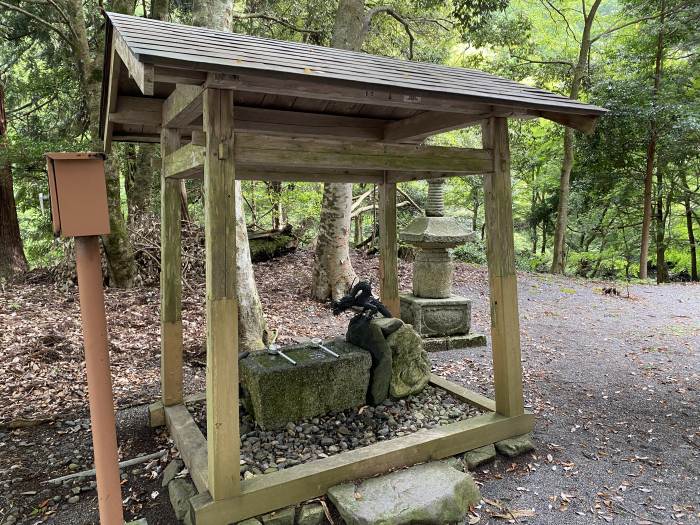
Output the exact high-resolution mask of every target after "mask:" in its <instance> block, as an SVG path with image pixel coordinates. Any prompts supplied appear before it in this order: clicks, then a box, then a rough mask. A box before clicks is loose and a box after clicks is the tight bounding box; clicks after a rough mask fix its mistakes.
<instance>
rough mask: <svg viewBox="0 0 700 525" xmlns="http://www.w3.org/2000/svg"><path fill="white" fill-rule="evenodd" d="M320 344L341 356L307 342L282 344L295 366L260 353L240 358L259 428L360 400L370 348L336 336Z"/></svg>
mask: <svg viewBox="0 0 700 525" xmlns="http://www.w3.org/2000/svg"><path fill="white" fill-rule="evenodd" d="M323 344H324V345H325V346H326V347H327V348H329V349H330V350H332V351H334V352H336V353H337V354H339V355H340V357H339V358H336V357H333V356H331V355H329V354H327V353H325V352H324V351H323V350H321V349H320V348H318V347H317V346H315V345H313V344H310V343H309V344H304V345H295V346H287V347H283V348H282V351H283V352H284V353H285V354H286V355H288V356H289V357H291V358H292V359H294V360H295V361H296V362H297V365H296V366H294V365H292V364H291V363H289V362H288V361H287V360H286V359H284V358H283V357H282V356H275V355H270V354H267V353H265V352H258V353H254V354H251V355H250V356H248V357H246V358H245V359H243V360H241V362H240V365H239V366H240V375H241V382H242V383H243V386H244V388H245V390H246V393H247V397H248V403H249V405H250V408H251V410H252V412H253V416H254V418H255V421H257V423H258V424H259V425H260V426H261V427H262V428H263V429H274V428H280V427H283V426H285V425H286V424H287V423H288V422H290V421H297V420H299V419H303V418H308V417H314V416H318V415H321V414H325V413H327V412H330V411H333V410H345V409H348V408H353V407H357V406H360V405H363V404H364V403H365V396H366V395H367V388H368V386H369V374H370V367H371V365H372V359H371V357H370V355H369V353H368V352H366V351H365V350H363V349H361V348H359V347H357V346H354V345H351V344H349V343H346V342H345V341H343V340H342V339H339V338H338V339H334V340H332V341H325V342H324V343H323Z"/></svg>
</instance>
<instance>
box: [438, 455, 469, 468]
mask: <svg viewBox="0 0 700 525" xmlns="http://www.w3.org/2000/svg"><path fill="white" fill-rule="evenodd" d="M442 462H443V463H444V464H445V465H449V466H450V467H452V468H453V469H455V470H459V471H460V472H463V471H464V465H463V464H462V460H460V459H459V458H458V457H455V456H450V457H449V458H445V459H443V460H442Z"/></svg>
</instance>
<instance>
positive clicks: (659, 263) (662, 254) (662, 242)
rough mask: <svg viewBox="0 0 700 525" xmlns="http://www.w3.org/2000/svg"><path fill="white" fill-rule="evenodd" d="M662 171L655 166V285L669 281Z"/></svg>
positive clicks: (669, 198) (669, 197) (668, 201)
mask: <svg viewBox="0 0 700 525" xmlns="http://www.w3.org/2000/svg"><path fill="white" fill-rule="evenodd" d="M663 183H664V170H662V169H661V166H660V165H657V166H656V282H657V284H661V283H667V282H668V281H669V275H668V268H667V267H666V217H667V216H668V213H666V214H664V196H663ZM670 202H671V195H670V194H669V195H668V200H667V201H666V205H667V206H668V207H669V209H670Z"/></svg>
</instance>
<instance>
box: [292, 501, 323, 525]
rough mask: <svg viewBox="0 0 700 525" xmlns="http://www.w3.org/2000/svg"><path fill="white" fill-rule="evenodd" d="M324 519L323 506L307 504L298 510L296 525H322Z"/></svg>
mask: <svg viewBox="0 0 700 525" xmlns="http://www.w3.org/2000/svg"><path fill="white" fill-rule="evenodd" d="M325 519H326V513H325V512H324V511H323V505H321V504H320V503H307V504H306V505H303V506H302V507H301V509H300V510H299V517H298V518H297V525H322V524H323V522H324V520H325Z"/></svg>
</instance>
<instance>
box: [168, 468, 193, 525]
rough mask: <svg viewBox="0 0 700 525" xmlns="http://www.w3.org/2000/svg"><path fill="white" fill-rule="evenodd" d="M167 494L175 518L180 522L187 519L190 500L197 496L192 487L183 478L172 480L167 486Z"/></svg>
mask: <svg viewBox="0 0 700 525" xmlns="http://www.w3.org/2000/svg"><path fill="white" fill-rule="evenodd" d="M168 494H169V496H170V504H171V505H172V506H173V511H175V517H176V518H177V519H178V520H180V521H183V520H185V519H187V518H189V513H190V498H191V497H192V496H194V495H196V494H197V490H196V489H195V488H194V485H193V484H192V483H190V482H189V481H187V480H186V479H184V478H177V479H174V480H172V481H171V482H170V483H169V484H168Z"/></svg>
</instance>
